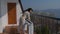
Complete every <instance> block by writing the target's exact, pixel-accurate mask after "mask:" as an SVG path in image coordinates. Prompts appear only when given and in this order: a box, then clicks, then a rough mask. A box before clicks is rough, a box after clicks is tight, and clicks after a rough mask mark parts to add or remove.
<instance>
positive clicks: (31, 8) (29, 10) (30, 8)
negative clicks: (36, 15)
mask: <svg viewBox="0 0 60 34" xmlns="http://www.w3.org/2000/svg"><path fill="white" fill-rule="evenodd" d="M30 10H32V11H33V9H32V8H28V9H26V10H24V12H26V11H28V12H30Z"/></svg>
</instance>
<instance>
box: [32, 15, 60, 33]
mask: <svg viewBox="0 0 60 34" xmlns="http://www.w3.org/2000/svg"><path fill="white" fill-rule="evenodd" d="M31 20H32V22H33V23H34V27H39V28H40V29H41V30H42V28H43V27H45V26H46V28H48V30H49V33H48V34H58V31H60V30H59V29H60V28H59V27H60V24H59V23H60V22H59V21H60V19H59V18H54V17H49V16H42V15H37V14H32V15H31ZM34 29H35V28H34ZM40 34H41V33H40ZM45 34H46V33H45ZM59 34H60V33H59Z"/></svg>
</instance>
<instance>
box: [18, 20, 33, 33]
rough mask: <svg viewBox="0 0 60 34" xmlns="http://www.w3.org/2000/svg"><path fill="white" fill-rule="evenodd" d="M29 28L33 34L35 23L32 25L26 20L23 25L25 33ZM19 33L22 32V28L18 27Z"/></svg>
mask: <svg viewBox="0 0 60 34" xmlns="http://www.w3.org/2000/svg"><path fill="white" fill-rule="evenodd" d="M27 26H28V27H29V34H33V30H34V27H33V23H32V22H31V21H30V23H29V22H28V21H26V20H25V23H23V24H22V28H23V33H24V32H25V31H26V30H27ZM18 32H20V26H19V27H18Z"/></svg>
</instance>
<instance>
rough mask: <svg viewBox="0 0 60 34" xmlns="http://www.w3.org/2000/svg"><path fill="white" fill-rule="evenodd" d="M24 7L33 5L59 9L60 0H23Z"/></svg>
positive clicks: (34, 6)
mask: <svg viewBox="0 0 60 34" xmlns="http://www.w3.org/2000/svg"><path fill="white" fill-rule="evenodd" d="M22 4H23V7H24V9H26V8H29V7H32V8H33V9H39V10H43V9H59V8H60V0H22Z"/></svg>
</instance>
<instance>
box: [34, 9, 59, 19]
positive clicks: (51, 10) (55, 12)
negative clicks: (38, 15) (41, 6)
mask: <svg viewBox="0 0 60 34" xmlns="http://www.w3.org/2000/svg"><path fill="white" fill-rule="evenodd" d="M35 12H48V13H53V14H55V15H56V17H57V18H60V9H47V10H35Z"/></svg>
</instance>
